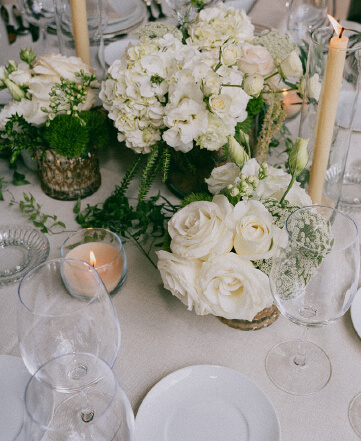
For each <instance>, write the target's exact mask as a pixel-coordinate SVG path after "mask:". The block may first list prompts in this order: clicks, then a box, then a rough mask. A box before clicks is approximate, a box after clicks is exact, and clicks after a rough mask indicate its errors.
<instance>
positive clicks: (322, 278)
mask: <svg viewBox="0 0 361 441" xmlns="http://www.w3.org/2000/svg"><path fill="white" fill-rule="evenodd" d="M272 260H273V262H272V268H271V272H270V276H269V280H270V286H271V291H272V295H273V297H274V301H275V304H276V306H277V307H278V309H279V310H280V311H281V313H282V314H283V315H284V316H285V317H286V318H288V319H289V320H291V321H292V322H293V323H296V324H297V325H300V326H302V327H304V331H306V330H307V328H309V327H318V326H324V325H327V324H329V323H332V322H334V321H335V320H337V319H338V318H340V317H341V316H342V315H344V314H345V312H346V311H347V310H348V308H349V307H350V305H351V303H352V300H353V298H354V296H355V294H356V291H357V284H358V277H359V268H360V251H359V243H358V232H357V227H356V224H355V222H354V221H353V220H352V219H351V218H350V217H349V216H348V215H346V214H344V213H342V212H341V211H339V210H338V209H336V208H330V207H323V206H320V205H313V206H309V207H303V208H300V209H298V210H296V211H294V212H293V213H292V214H291V215H290V216H289V217H288V219H287V221H286V225H285V228H284V229H283V230H282V234H281V236H280V240H279V242H278V246H277V248H276V250H275V253H274V256H273V258H272ZM266 370H267V373H268V376H269V377H270V379H271V380H272V381H273V383H274V384H275V385H276V386H278V387H279V388H280V389H282V390H284V391H286V392H288V393H290V394H294V395H309V394H312V393H314V392H317V391H319V390H321V389H322V388H323V387H324V386H325V385H326V384H327V383H328V381H329V379H330V376H331V364H330V361H329V358H328V356H327V355H326V353H325V352H324V351H323V350H322V349H321V348H319V347H318V346H317V345H315V344H313V343H311V342H309V341H305V340H304V339H301V340H296V341H292V340H291V341H286V342H283V343H280V344H278V345H276V346H275V347H273V348H272V349H271V351H270V352H269V353H268V355H267V359H266Z"/></svg>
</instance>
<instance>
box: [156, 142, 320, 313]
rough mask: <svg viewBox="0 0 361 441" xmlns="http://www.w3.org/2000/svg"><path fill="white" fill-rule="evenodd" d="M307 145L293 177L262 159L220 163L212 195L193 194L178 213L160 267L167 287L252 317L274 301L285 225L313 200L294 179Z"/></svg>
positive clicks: (193, 300) (298, 146)
mask: <svg viewBox="0 0 361 441" xmlns="http://www.w3.org/2000/svg"><path fill="white" fill-rule="evenodd" d="M306 149H307V142H306V141H305V142H302V140H298V141H297V142H296V143H295V145H294V148H293V153H294V157H296V158H297V160H296V161H295V162H294V163H293V165H291V167H292V175H290V174H288V173H285V172H283V171H281V170H278V169H275V168H273V167H271V166H267V164H263V165H261V166H260V165H259V164H258V163H257V161H256V160H255V159H250V160H248V161H247V162H245V164H244V165H243V167H239V166H238V165H236V164H234V163H227V164H225V165H223V166H220V167H216V168H214V169H213V171H212V173H211V176H210V178H209V179H207V183H208V188H209V192H210V193H211V196H207V194H201V195H190V196H189V197H188V198H186V199H185V200H184V203H183V207H182V208H181V209H180V210H179V211H178V212H177V213H176V214H175V215H173V217H172V218H171V219H170V221H169V223H168V234H169V236H168V240H169V247H168V249H164V250H162V251H158V252H157V255H158V269H159V271H160V274H161V277H162V280H163V284H164V287H165V288H166V289H168V290H169V291H171V293H172V294H173V295H174V296H176V297H177V298H178V299H179V300H181V302H182V303H184V304H185V305H187V306H188V309H189V310H192V309H194V311H195V313H196V314H198V315H206V314H213V315H216V316H220V317H223V318H225V319H231V320H232V319H237V320H248V321H252V319H253V318H254V317H255V316H256V315H257V314H258V313H259V312H260V311H262V310H263V309H265V308H269V307H270V306H272V303H273V298H272V295H271V291H270V287H269V281H268V274H269V271H270V266H271V262H272V256H273V253H274V249H275V246H276V244H277V241H278V239H279V237H280V231H281V230H280V229H281V228H282V227H283V226H284V223H285V220H286V218H287V217H288V215H289V214H290V213H291V212H292V211H294V210H296V209H297V208H298V207H300V206H303V205H310V204H312V202H311V199H310V197H309V196H308V195H307V194H306V192H305V190H303V189H302V188H301V187H300V186H299V185H298V184H297V183H295V182H294V179H295V176H296V175H298V174H299V173H300V172H301V171H302V167H305V166H306V164H307V158H305V157H303V154H304V152H305V151H306ZM290 164H292V163H290ZM212 195H213V196H212ZM285 196H286V197H287V199H285ZM166 248H167V247H166Z"/></svg>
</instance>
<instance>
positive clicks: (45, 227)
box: [10, 193, 66, 234]
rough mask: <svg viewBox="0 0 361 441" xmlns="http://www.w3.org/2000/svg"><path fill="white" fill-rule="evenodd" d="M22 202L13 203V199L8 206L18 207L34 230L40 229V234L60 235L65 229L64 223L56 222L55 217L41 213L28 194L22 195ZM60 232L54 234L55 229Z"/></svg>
mask: <svg viewBox="0 0 361 441" xmlns="http://www.w3.org/2000/svg"><path fill="white" fill-rule="evenodd" d="M23 198H24V199H23V200H21V201H20V202H17V201H15V199H14V198H13V199H12V200H11V202H10V205H18V206H19V209H20V212H21V213H24V214H27V215H28V220H29V221H31V222H32V223H33V225H34V226H35V227H36V228H40V231H41V232H42V233H51V234H56V233H61V232H62V230H63V229H65V228H66V226H65V224H64V222H61V221H59V220H58V217H57V216H55V215H50V214H44V213H42V211H41V205H40V204H38V203H37V202H36V200H35V198H34V196H33V195H32V194H31V193H29V194H27V193H23ZM59 228H60V231H57V232H55V229H57V230H58V229H59Z"/></svg>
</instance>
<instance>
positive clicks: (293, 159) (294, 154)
mask: <svg viewBox="0 0 361 441" xmlns="http://www.w3.org/2000/svg"><path fill="white" fill-rule="evenodd" d="M308 141H309V139H304V138H297V139H296V142H295V143H294V144H293V147H292V150H291V153H290V157H289V160H288V163H289V166H290V170H291V172H292V174H295V176H296V177H297V176H299V175H300V173H301V172H302V170H303V169H304V168H305V167H306V165H307V162H308V153H307V144H308Z"/></svg>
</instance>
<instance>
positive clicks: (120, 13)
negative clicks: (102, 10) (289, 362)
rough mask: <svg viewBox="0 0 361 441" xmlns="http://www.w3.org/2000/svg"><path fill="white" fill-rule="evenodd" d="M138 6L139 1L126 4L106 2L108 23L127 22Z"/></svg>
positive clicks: (116, 0) (110, 0) (115, 0)
mask: <svg viewBox="0 0 361 441" xmlns="http://www.w3.org/2000/svg"><path fill="white" fill-rule="evenodd" d="M139 4H140V3H139V0H135V1H127V2H123V1H119V0H108V4H107V8H108V11H107V12H108V23H114V22H117V21H124V20H128V19H129V18H131V17H132V15H133V14H134V13H135V12H136V10H137V8H139Z"/></svg>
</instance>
